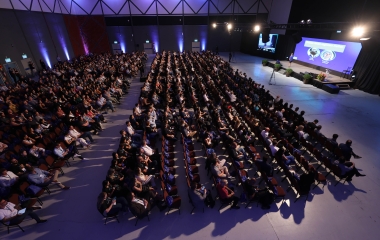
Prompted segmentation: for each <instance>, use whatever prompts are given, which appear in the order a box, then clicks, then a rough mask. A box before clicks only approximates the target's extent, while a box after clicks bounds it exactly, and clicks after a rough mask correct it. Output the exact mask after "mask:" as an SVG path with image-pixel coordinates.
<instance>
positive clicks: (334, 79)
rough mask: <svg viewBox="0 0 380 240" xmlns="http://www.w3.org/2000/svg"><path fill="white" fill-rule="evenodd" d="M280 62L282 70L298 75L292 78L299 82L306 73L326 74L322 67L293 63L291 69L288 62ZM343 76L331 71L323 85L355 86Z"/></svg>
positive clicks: (273, 62)
mask: <svg viewBox="0 0 380 240" xmlns="http://www.w3.org/2000/svg"><path fill="white" fill-rule="evenodd" d="M280 62H281V65H282V69H285V70H286V69H287V68H291V69H293V72H294V73H296V74H294V75H292V77H295V78H297V79H299V80H302V79H300V78H302V76H303V74H304V73H306V72H307V73H313V74H316V75H318V74H319V73H321V72H324V73H325V71H326V68H322V67H318V66H313V65H310V66H305V65H301V64H300V63H297V62H296V61H295V62H292V66H291V67H289V62H288V61H280ZM270 63H272V64H275V61H270ZM303 64H305V63H303ZM306 64H307V63H306ZM300 73H302V74H300ZM297 75H298V76H297ZM341 76H342V73H339V72H336V71H332V70H330V74H329V75H328V76H327V78H326V79H325V80H324V81H323V82H321V83H322V84H334V85H336V84H348V85H350V86H351V87H352V85H351V84H353V82H352V81H351V80H349V79H347V78H343V77H341Z"/></svg>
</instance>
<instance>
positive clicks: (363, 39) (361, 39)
mask: <svg viewBox="0 0 380 240" xmlns="http://www.w3.org/2000/svg"><path fill="white" fill-rule="evenodd" d="M370 39H371V38H370V37H364V38H360V41H367V40H370Z"/></svg>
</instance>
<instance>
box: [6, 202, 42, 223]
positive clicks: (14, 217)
mask: <svg viewBox="0 0 380 240" xmlns="http://www.w3.org/2000/svg"><path fill="white" fill-rule="evenodd" d="M27 215H29V216H30V217H31V218H33V219H34V220H36V222H37V223H44V222H46V221H47V220H45V219H40V218H39V217H38V215H37V214H36V213H34V212H33V209H29V208H26V209H25V208H24V209H21V207H20V206H18V205H16V204H13V203H11V202H7V201H6V200H5V199H0V221H2V222H4V223H5V224H12V223H17V222H18V221H20V220H23V219H24V218H25V217H26V216H27Z"/></svg>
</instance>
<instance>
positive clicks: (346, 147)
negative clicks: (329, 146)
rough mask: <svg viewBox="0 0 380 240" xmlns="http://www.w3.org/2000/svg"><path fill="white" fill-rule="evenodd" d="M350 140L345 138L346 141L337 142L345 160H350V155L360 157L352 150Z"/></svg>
mask: <svg viewBox="0 0 380 240" xmlns="http://www.w3.org/2000/svg"><path fill="white" fill-rule="evenodd" d="M351 145H352V140H347V141H346V143H341V144H339V148H340V150H341V152H342V154H343V156H344V158H345V159H346V161H350V159H351V156H354V158H362V157H360V156H358V155H356V154H355V153H354V151H353V150H352V147H351Z"/></svg>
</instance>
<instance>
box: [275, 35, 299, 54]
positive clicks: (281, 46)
mask: <svg viewBox="0 0 380 240" xmlns="http://www.w3.org/2000/svg"><path fill="white" fill-rule="evenodd" d="M295 47H296V43H295V42H294V40H293V38H292V36H288V35H278V40H277V47H276V52H275V53H274V55H275V59H278V60H285V59H286V57H289V56H290V54H291V53H292V52H294V49H295Z"/></svg>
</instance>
